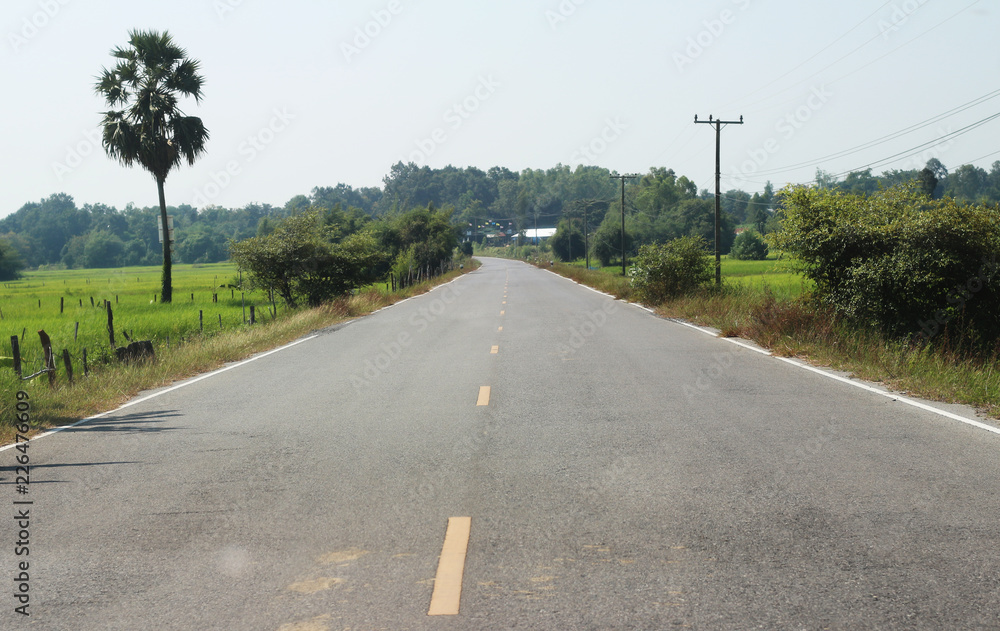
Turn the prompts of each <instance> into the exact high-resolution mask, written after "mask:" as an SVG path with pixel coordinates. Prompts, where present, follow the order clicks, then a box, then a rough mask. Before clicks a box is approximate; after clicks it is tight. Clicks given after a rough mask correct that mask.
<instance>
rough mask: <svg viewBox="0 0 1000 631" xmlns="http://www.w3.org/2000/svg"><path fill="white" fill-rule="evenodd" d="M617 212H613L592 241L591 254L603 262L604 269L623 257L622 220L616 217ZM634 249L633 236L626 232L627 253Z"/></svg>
mask: <svg viewBox="0 0 1000 631" xmlns="http://www.w3.org/2000/svg"><path fill="white" fill-rule="evenodd" d="M614 215H615V211H611V212H609V213H608V215H607V216H606V217H605V219H604V221H603V222H602V223H601V225H600V227H598V228H597V231H596V232H594V236H593V237H591V239H590V251H591V254H592V255H593V256H594V257H596V258H597V260H598V261H600V262H601V266H602V267H608V266H609V265H611V261H612V260H614V259H616V258H617V259H618V260H619V261H621V256H622V226H621V222H620V220H618V219H616V218H615V217H614ZM631 249H632V236H631V235H630V234H629V233H628V231H626V232H625V251H626V252H628V251H629V250H631Z"/></svg>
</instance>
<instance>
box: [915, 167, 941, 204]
mask: <svg viewBox="0 0 1000 631" xmlns="http://www.w3.org/2000/svg"><path fill="white" fill-rule="evenodd" d="M917 182H918V183H919V185H920V190H921V192H923V194H924V195H926V196H927V197H928V198H930V199H934V191H935V189H937V185H938V180H937V178H936V177H934V171H931V170H930V169H929V168H927V167H924V168H923V170H922V171H920V175H919V176H918V177H917Z"/></svg>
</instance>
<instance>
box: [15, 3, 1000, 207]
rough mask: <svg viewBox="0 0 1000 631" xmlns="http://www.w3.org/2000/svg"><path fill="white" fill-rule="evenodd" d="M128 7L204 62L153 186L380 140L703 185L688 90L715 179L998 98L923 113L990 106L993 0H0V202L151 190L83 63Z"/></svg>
mask: <svg viewBox="0 0 1000 631" xmlns="http://www.w3.org/2000/svg"><path fill="white" fill-rule="evenodd" d="M136 28H139V29H156V30H164V29H165V30H168V31H169V32H170V33H171V34H172V35H173V36H174V39H175V41H176V42H177V43H178V44H179V45H181V46H182V47H184V48H185V49H186V50H187V51H188V53H189V55H190V56H191V57H193V58H195V59H198V60H200V61H201V63H202V73H203V75H204V77H205V80H206V83H205V90H204V91H205V97H204V99H203V101H202V103H201V104H200V105H199V104H196V103H194V102H193V101H191V102H185V103H184V104H183V108H184V110H185V111H186V112H187V113H188V114H190V115H196V116H200V117H201V118H202V119H203V120H204V122H205V125H206V126H207V127H208V129H209V130H210V132H211V140H210V142H209V145H208V153H207V154H206V155H205V156H204V157H202V158H201V159H200V160H199V161H198V162H197V163H196V164H195V166H193V167H190V166H186V165H185V166H183V167H181V168H180V169H179V170H176V171H174V172H172V173H171V175H170V177H169V178H168V179H167V190H166V195H167V203H168V204H175V205H176V204H182V203H189V204H194V205H196V206H198V207H202V206H204V205H207V204H217V205H221V206H227V207H241V206H243V205H245V204H247V203H249V202H266V203H271V204H274V205H282V204H284V203H285V202H286V201H287V200H288V199H290V198H291V197H293V196H294V195H297V194H308V193H309V192H310V191H311V190H312V189H313V187H316V186H334V185H336V184H337V183H338V182H344V183H347V184H350V185H352V186H355V187H359V186H381V183H382V178H383V177H384V176H385V175H386V174H387V173H388V171H389V168H390V166H391V165H392V164H394V163H395V162H397V161H399V160H403V161H413V162H417V163H418V164H427V165H429V166H432V167H441V166H444V165H447V164H452V165H455V166H458V167H465V166H476V167H479V168H481V169H484V170H485V169H488V168H489V167H491V166H496V165H499V166H505V167H508V168H510V169H512V170H515V171H519V170H521V169H525V168H542V169H547V168H551V167H553V166H555V165H556V164H558V163H562V164H568V165H571V166H574V167H575V166H576V165H578V164H594V165H600V166H604V167H607V168H610V169H613V170H617V171H618V172H621V173H624V172H646V171H648V169H649V168H650V167H652V166H665V167H669V168H672V169H674V170H675V171H676V172H677V173H678V174H683V175H687V176H688V177H690V178H691V179H693V180H694V181H695V182H697V184H698V185H699V188H707V189H712V188H714V169H715V161H714V148H715V132H714V129H713V128H711V127H710V126H708V125H695V124H694V122H693V120H694V115H695V114H698V115H699V117H700V118H701V119H707V118H708V116H709V115H713V116H716V117H722V118H723V119H724V120H737V119H739V117H740V116H741V115H742V116H743V117H744V120H745V124H744V125H743V126H735V125H732V126H728V127H726V128H724V129H723V132H722V171H723V187H724V189H725V188H730V187H740V188H743V189H744V190H748V191H756V190H760V189H761V188H763V184H764V182H765V181H767V180H771V181H772V182H773V183H774V184H775V185H776V187H780V186H781V185H783V184H784V183H786V182H806V181H809V180H811V179H812V178H813V177H814V176H815V172H816V168H817V167H820V168H822V169H824V170H825V171H828V172H831V173H834V174H838V173H841V172H846V171H849V170H853V169H856V168H860V167H865V166H867V165H869V164H874V169H873V170H874V172H875V173H881V172H882V171H883V170H886V169H891V168H915V167H916V168H920V167H922V166H923V164H924V163H925V162H926V160H927V159H928V158H929V157H932V156H933V157H937V158H938V159H940V160H941V161H942V162H943V163H944V164H945V165H946V166H948V167H949V168H950V169H954V167H956V166H958V165H960V164H963V163H968V162H972V163H974V164H977V165H978V166H982V167H984V168H986V169H989V165H990V164H991V163H992V162H993V161H994V160H998V159H1000V121H990V122H986V123H984V124H983V125H982V126H980V127H978V128H974V129H972V130H971V131H968V132H967V133H960V134H957V135H955V136H954V137H949V136H947V135H948V134H953V133H955V132H960V131H961V130H962V129H963V128H965V127H968V126H970V125H972V124H974V123H977V122H979V121H982V120H983V119H985V118H987V117H989V116H991V115H993V114H996V113H998V112H1000V98H990V99H988V100H984V101H982V102H978V103H976V102H975V101H976V99H979V97H986V96H991V97H998V96H1000V91H998V90H1000V85H998V83H1000V79H998V78H997V77H998V73H997V70H998V69H1000V45H998V44H997V37H998V36H997V34H998V32H1000V3H998V2H997V0H978V1H975V0H891V1H889V2H884V3H883V2H882V1H881V0H839V1H838V2H815V1H812V2H804V1H801V0H800V1H797V2H792V1H791V0H712V1H705V2H693V1H688V2H679V1H666V0H664V1H659V2H654V1H652V0H624V1H620V2H610V1H609V0H504V1H503V2H498V1H491V0H486V1H485V2H468V1H465V2H459V1H458V0H371V1H368V0H357V1H341V2H329V1H321V0H285V1H284V2H273V1H271V2H268V1H265V0H174V1H172V2H137V1H136V0H130V1H127V2H126V1H124V0H101V1H100V2H98V1H96V0H5V2H4V15H3V18H2V20H0V29H2V32H3V35H4V41H3V45H2V53H0V56H2V65H0V80H2V84H3V85H4V86H5V90H4V92H5V98H4V99H3V101H2V105H0V108H2V110H0V111H2V112H3V116H2V121H3V142H4V148H5V150H4V151H3V152H2V155H0V161H2V168H0V173H2V174H3V175H2V177H3V186H2V188H0V216H4V215H7V214H9V213H11V212H13V211H15V210H17V209H18V208H20V207H21V206H22V205H23V204H24V203H26V202H30V201H38V200H39V199H42V198H44V197H47V196H49V195H51V194H53V193H57V192H65V193H68V194H70V195H72V196H73V197H74V198H75V200H76V202H77V204H78V205H81V206H82V205H83V204H85V203H98V202H100V203H105V204H109V205H114V206H117V207H119V208H122V207H124V206H125V205H126V204H128V203H129V202H132V203H134V204H136V205H138V206H152V205H155V204H156V203H157V202H156V187H155V184H154V182H153V180H152V178H151V176H150V175H148V174H147V173H146V172H145V171H143V170H141V169H138V168H132V169H125V168H123V167H121V166H119V165H118V164H117V163H115V162H112V161H111V160H110V159H109V158H107V157H106V155H105V154H104V151H103V149H102V148H101V146H100V139H99V135H98V131H97V130H98V127H97V126H98V123H99V120H100V112H101V111H102V110H103V109H105V107H104V104H103V102H102V100H101V99H100V98H98V97H97V96H96V95H95V94H94V91H93V85H94V77H95V76H96V75H97V74H98V73H99V72H100V70H101V68H102V67H103V66H105V65H108V66H110V65H111V64H112V58H111V56H110V54H109V51H110V50H111V49H112V48H113V47H115V46H119V45H125V44H126V43H127V38H128V36H127V33H128V31H129V30H130V29H136ZM970 103H971V104H972V106H971V107H968V108H966V109H964V110H963V111H957V110H958V109H960V108H961V106H964V105H966V104H970ZM949 113H950V115H948V116H946V117H943V118H941V119H940V120H934V117H937V116H939V115H944V114H949ZM926 122H929V123H930V124H927V125H925V126H923V127H920V126H919V124H922V123H926ZM908 128H914V129H912V130H910V131H909V133H906V134H904V135H901V136H898V137H891V135H892V134H894V133H895V132H901V131H904V130H907V129H908ZM887 136H890V137H889V138H886V137H887ZM866 144H867V145H870V146H868V147H867V148H863V147H864V146H865V145H866ZM859 147H862V150H860V151H854V152H852V153H847V152H848V151H851V150H855V149H858V148H859ZM840 154H846V155H840ZM897 154H900V155H899V156H898V157H896V158H894V159H892V160H888V161H886V159H888V158H890V157H892V156H896V155H897ZM910 154H914V155H910ZM831 156H832V157H831ZM838 156H839V157H838Z"/></svg>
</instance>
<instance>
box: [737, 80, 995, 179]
mask: <svg viewBox="0 0 1000 631" xmlns="http://www.w3.org/2000/svg"><path fill="white" fill-rule="evenodd" d="M998 96H1000V89H997V90H994V91H993V92H989V93H987V94H985V95H983V96H980V97H977V98H975V99H973V100H972V101H969V102H968V103H964V104H962V105H959V106H957V107H955V108H952V109H950V110H948V111H946V112H944V113H942V114H938V115H936V116H932V117H931V118H929V119H926V120H924V121H921V122H919V123H915V124H913V125H910V126H909V127H905V128H903V129H901V130H899V131H895V132H893V133H891V134H887V135H885V136H882V137H881V138H876V139H875V140H870V141H868V142H866V143H864V144H861V145H858V146H856V147H852V148H850V149H844V150H843V151H838V152H836V153H832V154H830V155H828V156H823V157H822V158H816V159H814V160H807V161H804V162H799V163H797V164H790V165H787V166H783V167H775V168H773V169H765V170H762V171H757V172H756V173H754V175H756V176H761V175H770V174H774V173H783V172H786V171H790V170H793V169H797V168H800V167H804V166H810V165H818V164H822V163H823V162H827V161H829V160H834V159H836V158H842V157H844V156H848V155H851V154H854V153H858V152H859V151H863V150H865V149H870V148H872V147H874V146H877V145H879V144H883V143H884V142H888V141H890V140H895V139H896V138H900V137H902V136H905V135H906V134H909V133H911V132H914V131H917V130H919V129H923V128H924V127H927V126H929V125H933V124H934V123H937V122H939V121H941V120H943V119H945V118H948V117H949V116H953V115H955V114H958V113H960V112H964V111H965V110H967V109H970V108H972V107H975V106H976V105H979V104H981V103H985V102H986V101H989V100H991V99H994V98H996V97H998Z"/></svg>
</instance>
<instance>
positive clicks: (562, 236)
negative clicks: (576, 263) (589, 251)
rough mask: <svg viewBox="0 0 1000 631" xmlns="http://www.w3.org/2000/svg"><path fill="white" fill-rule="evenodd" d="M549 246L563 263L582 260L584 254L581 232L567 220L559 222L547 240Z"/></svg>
mask: <svg viewBox="0 0 1000 631" xmlns="http://www.w3.org/2000/svg"><path fill="white" fill-rule="evenodd" d="M549 246H551V247H552V252H553V253H554V254H555V255H556V256H558V257H559V258H560V260H563V261H572V260H575V259H578V258H583V256H584V255H585V254H586V252H585V251H584V248H585V247H586V246H585V242H584V238H583V232H581V231H580V228H579V227H577V226H576V225H573V224H572V223H571V222H570V221H569V220H567V219H563V220H562V221H560V222H559V225H558V226H557V227H556V233H555V234H554V235H552V237H550V238H549Z"/></svg>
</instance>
